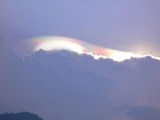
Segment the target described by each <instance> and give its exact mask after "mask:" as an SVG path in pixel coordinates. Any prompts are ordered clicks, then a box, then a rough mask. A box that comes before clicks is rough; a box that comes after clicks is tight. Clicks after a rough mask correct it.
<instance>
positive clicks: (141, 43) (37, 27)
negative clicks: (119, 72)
mask: <svg viewBox="0 0 160 120" xmlns="http://www.w3.org/2000/svg"><path fill="white" fill-rule="evenodd" d="M159 5H160V1H159V0H98V1H97V0H76V1H75V0H61V1H60V0H45V1H44V0H27V1H22V0H1V1H0V6H1V7H0V9H1V12H0V26H1V27H0V35H1V36H3V38H4V39H6V40H7V41H9V43H10V44H13V43H14V42H15V41H17V40H18V41H22V40H26V39H29V38H32V37H39V36H46V35H58V36H65V37H73V38H78V39H80V40H83V41H87V42H90V43H94V44H97V45H101V46H104V47H109V48H112V49H118V50H125V51H132V52H143V53H152V54H155V55H157V56H160V54H159V53H160V48H159V45H160V40H159V39H160V33H159V31H160V22H159V21H160V14H159V11H160V8H159Z"/></svg>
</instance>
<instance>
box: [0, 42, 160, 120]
mask: <svg viewBox="0 0 160 120" xmlns="http://www.w3.org/2000/svg"><path fill="white" fill-rule="evenodd" d="M1 43H3V45H2V44H1V46H0V51H1V52H0V57H1V59H0V66H1V67H0V98H1V100H0V112H1V113H2V112H21V111H29V112H33V113H36V114H38V115H40V116H42V118H45V119H46V120H51V119H52V120H54V119H57V118H58V119H60V120H75V119H76V120H117V119H118V120H151V119H152V120H159V119H160V116H159V115H160V111H159V110H160V104H159V101H160V95H159V91H160V87H159V85H160V74H159V71H160V61H158V60H154V59H152V58H150V57H146V58H143V59H131V60H128V61H124V62H121V63H117V62H114V61H112V60H109V59H108V60H104V59H101V60H98V61H97V60H94V59H93V58H92V57H90V56H86V55H83V56H79V55H77V54H75V53H70V52H66V51H62V52H57V53H51V52H50V53H49V52H45V51H39V52H37V53H35V54H33V55H31V56H28V57H25V58H23V59H22V58H21V57H20V56H17V55H15V54H14V53H13V52H12V51H10V50H9V49H8V48H7V46H6V45H5V43H4V42H1Z"/></svg>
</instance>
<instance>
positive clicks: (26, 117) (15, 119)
mask: <svg viewBox="0 0 160 120" xmlns="http://www.w3.org/2000/svg"><path fill="white" fill-rule="evenodd" d="M0 120H43V119H42V118H40V117H39V116H38V115H35V114H32V113H29V112H20V113H5V114H1V115H0Z"/></svg>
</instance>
